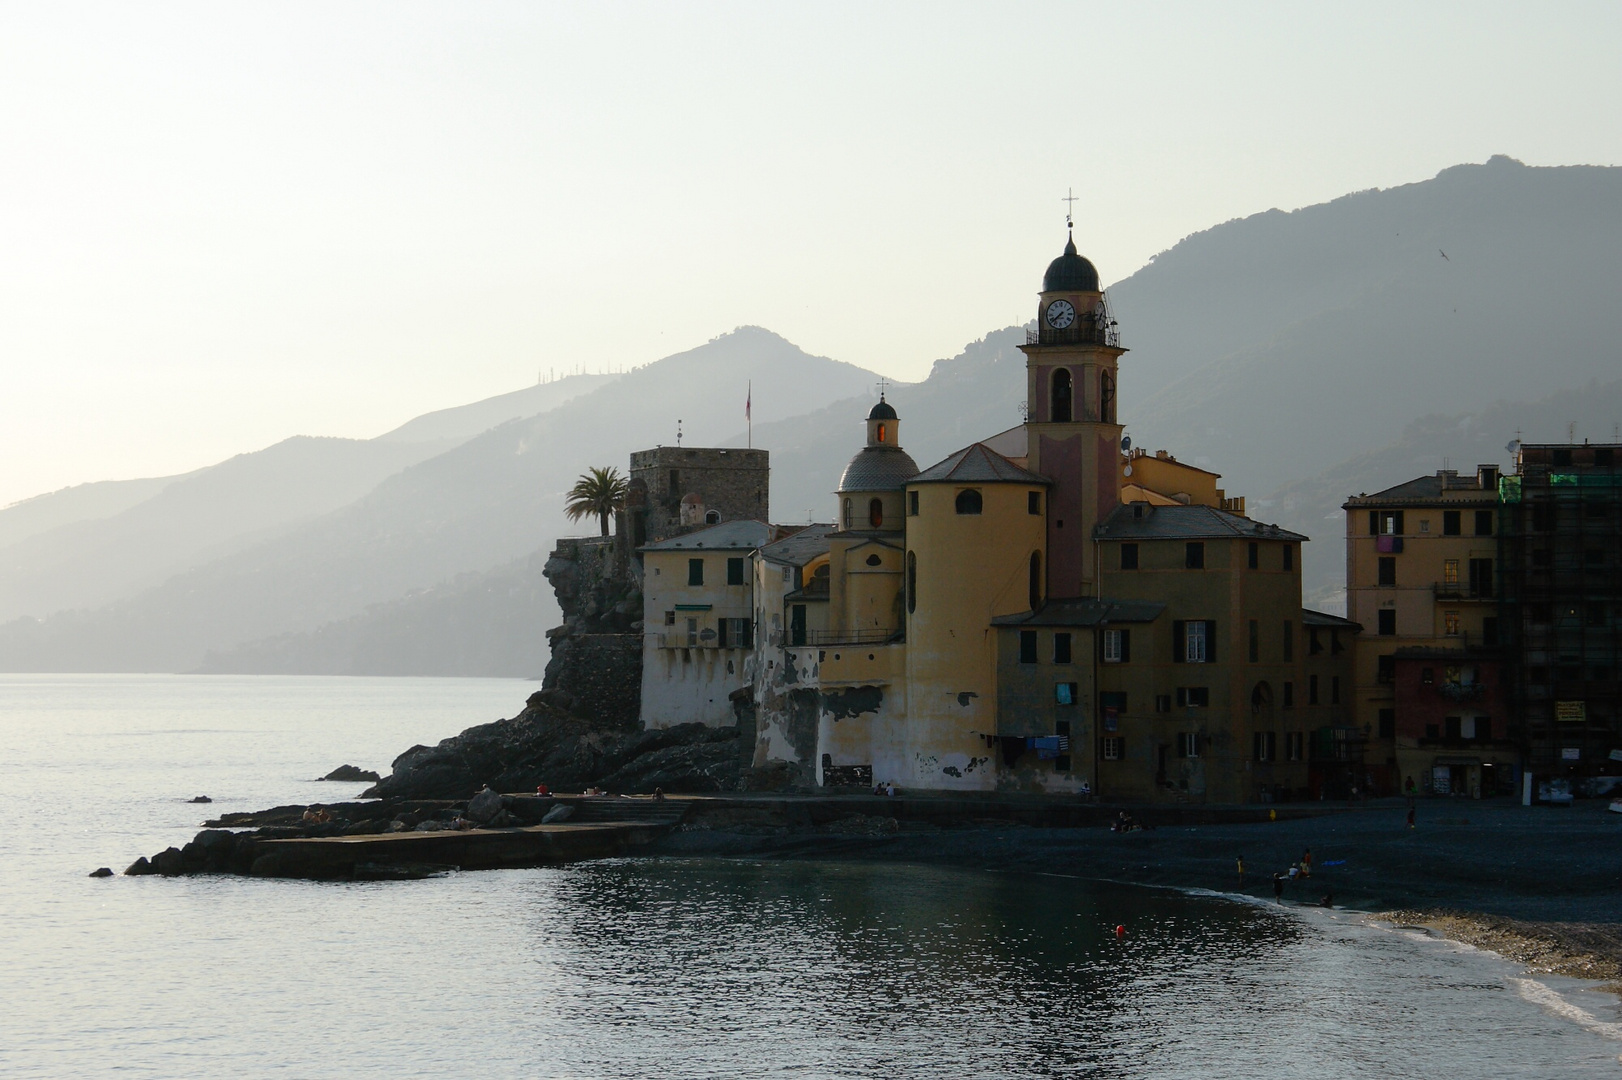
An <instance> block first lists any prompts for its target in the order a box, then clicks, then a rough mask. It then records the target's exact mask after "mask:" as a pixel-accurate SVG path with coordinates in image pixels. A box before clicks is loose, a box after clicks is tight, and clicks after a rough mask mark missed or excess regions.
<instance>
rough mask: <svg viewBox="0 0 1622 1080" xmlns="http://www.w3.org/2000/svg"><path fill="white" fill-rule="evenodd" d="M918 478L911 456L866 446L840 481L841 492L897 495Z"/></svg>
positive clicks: (885, 447) (893, 449) (893, 450)
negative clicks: (879, 492) (886, 492)
mask: <svg viewBox="0 0 1622 1080" xmlns="http://www.w3.org/2000/svg"><path fill="white" fill-rule="evenodd" d="M917 475H918V463H917V462H916V461H913V460H912V455H911V454H909V453H907V452H906V451H905V450H902V449H900V448H898V447H894V446H868V447H864V448H863V449H862V450H860V451H858V452H857V454H856V456H855V457H853V458H851V459H850V464H849V465H846V466H845V472H844V475H842V476H841V477H840V478H839V488H838V490H840V491H900V490H901V489H902V488H904V487H906V486H907V481H908V480H911V479H912V478H913V477H915V476H917Z"/></svg>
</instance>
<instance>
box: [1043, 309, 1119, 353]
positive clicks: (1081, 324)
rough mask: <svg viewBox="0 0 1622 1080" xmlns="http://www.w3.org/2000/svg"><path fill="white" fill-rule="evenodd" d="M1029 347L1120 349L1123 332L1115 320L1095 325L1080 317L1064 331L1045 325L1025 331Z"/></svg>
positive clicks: (1084, 317)
mask: <svg viewBox="0 0 1622 1080" xmlns="http://www.w3.org/2000/svg"><path fill="white" fill-rule="evenodd" d="M1025 344H1027V345H1109V346H1112V347H1114V348H1120V345H1121V331H1120V330H1119V329H1117V328H1116V326H1115V323H1114V321H1113V320H1111V321H1108V322H1103V323H1094V322H1093V321H1092V320H1091V319H1089V318H1087V317H1086V316H1081V317H1079V318H1078V319H1077V320H1076V321H1075V322H1073V323H1071V324H1070V325H1069V326H1067V327H1065V328H1064V329H1063V330H1059V329H1055V328H1054V327H1051V326H1047V325H1043V326H1041V327H1038V328H1037V329H1035V330H1027V331H1025Z"/></svg>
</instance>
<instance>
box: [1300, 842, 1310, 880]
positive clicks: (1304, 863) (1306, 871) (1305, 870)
mask: <svg viewBox="0 0 1622 1080" xmlns="http://www.w3.org/2000/svg"><path fill="white" fill-rule="evenodd" d="M1301 876H1302V877H1311V876H1312V849H1311V848H1307V850H1305V851H1303V852H1302V853H1301Z"/></svg>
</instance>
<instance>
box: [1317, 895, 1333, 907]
mask: <svg viewBox="0 0 1622 1080" xmlns="http://www.w3.org/2000/svg"><path fill="white" fill-rule="evenodd" d="M1318 906H1319V907H1334V906H1335V894H1334V893H1332V892H1326V893H1324V898H1323V899H1322V900H1320V901H1318Z"/></svg>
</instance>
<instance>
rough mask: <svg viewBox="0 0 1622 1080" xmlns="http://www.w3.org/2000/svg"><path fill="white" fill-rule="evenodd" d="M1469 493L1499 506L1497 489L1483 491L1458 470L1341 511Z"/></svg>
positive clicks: (1361, 499) (1351, 502) (1358, 500)
mask: <svg viewBox="0 0 1622 1080" xmlns="http://www.w3.org/2000/svg"><path fill="white" fill-rule="evenodd" d="M1448 491H1468V492H1472V493H1474V494H1477V495H1479V496H1480V497H1481V498H1482V499H1484V500H1488V501H1494V502H1496V501H1497V499H1498V492H1497V491H1496V490H1495V489H1488V490H1485V491H1484V490H1482V488H1481V484H1480V482H1479V481H1478V480H1477V479H1476V477H1475V476H1474V475H1469V476H1460V475H1459V474H1458V472H1457V471H1455V470H1445V471H1443V472H1441V473H1432V474H1431V475H1430V476H1416V477H1415V478H1414V479H1412V480H1408V481H1405V482H1403V483H1401V484H1398V485H1396V486H1395V487H1388V488H1386V489H1385V490H1384V491H1376V492H1375V493H1374V494H1372V495H1368V494H1361V495H1354V496H1352V497H1351V498H1349V499H1347V500H1346V502H1345V504H1344V505H1343V506H1342V507H1341V509H1345V508H1346V507H1348V506H1381V505H1389V504H1393V503H1405V502H1428V501H1431V500H1435V499H1440V498H1441V497H1442V494H1443V493H1444V492H1448Z"/></svg>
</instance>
